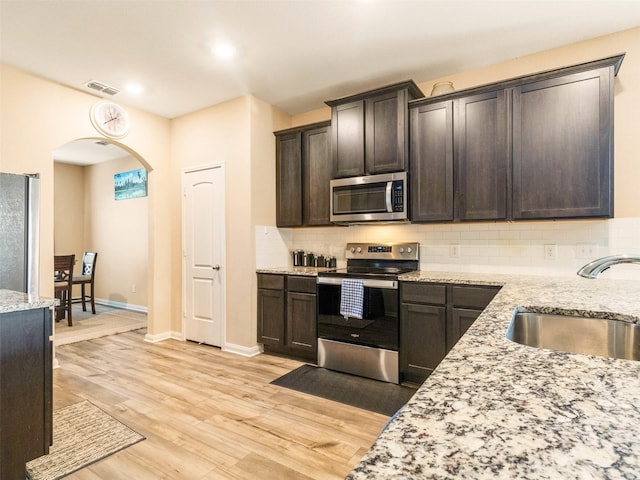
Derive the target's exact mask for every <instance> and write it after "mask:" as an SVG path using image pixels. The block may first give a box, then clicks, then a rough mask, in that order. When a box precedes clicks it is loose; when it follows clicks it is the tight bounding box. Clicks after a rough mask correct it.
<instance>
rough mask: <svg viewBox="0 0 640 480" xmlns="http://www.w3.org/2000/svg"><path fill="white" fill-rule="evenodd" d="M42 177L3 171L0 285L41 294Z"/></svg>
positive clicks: (0, 217)
mask: <svg viewBox="0 0 640 480" xmlns="http://www.w3.org/2000/svg"><path fill="white" fill-rule="evenodd" d="M39 217H40V179H39V178H38V175H14V174H10V173H0V288H1V289H7V290H14V291H17V292H26V293H30V294H33V295H38V267H39V263H40V259H39V251H40V250H39V235H40V234H39V230H38V227H39Z"/></svg>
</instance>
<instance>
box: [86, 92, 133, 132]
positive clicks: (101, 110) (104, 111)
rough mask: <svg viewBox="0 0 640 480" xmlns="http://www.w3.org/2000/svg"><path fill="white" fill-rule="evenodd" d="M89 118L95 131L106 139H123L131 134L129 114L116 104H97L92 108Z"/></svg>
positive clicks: (106, 102) (107, 102) (105, 102)
mask: <svg viewBox="0 0 640 480" xmlns="http://www.w3.org/2000/svg"><path fill="white" fill-rule="evenodd" d="M89 117H90V118H91V123H92V124H93V126H94V127H95V129H96V130H97V131H98V132H100V133H101V134H102V135H104V136H106V137H110V138H122V137H124V136H125V135H126V134H127V133H128V132H129V126H130V121H129V114H128V113H127V112H126V110H125V109H124V108H122V107H121V106H120V105H118V104H116V103H113V102H109V101H101V102H97V103H95V104H94V105H93V106H92V107H91V110H90V112H89Z"/></svg>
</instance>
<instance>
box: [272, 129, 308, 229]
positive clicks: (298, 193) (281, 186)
mask: <svg viewBox="0 0 640 480" xmlns="http://www.w3.org/2000/svg"><path fill="white" fill-rule="evenodd" d="M275 135H276V224H277V225H278V226H279V227H299V226H301V225H302V132H301V131H300V130H295V131H286V132H276V133H275Z"/></svg>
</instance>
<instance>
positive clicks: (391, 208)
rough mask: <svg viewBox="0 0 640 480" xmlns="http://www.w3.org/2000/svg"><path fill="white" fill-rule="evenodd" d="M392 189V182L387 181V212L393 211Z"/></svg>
mask: <svg viewBox="0 0 640 480" xmlns="http://www.w3.org/2000/svg"><path fill="white" fill-rule="evenodd" d="M392 191H393V182H387V192H386V198H387V212H393V205H392V204H391V192H392Z"/></svg>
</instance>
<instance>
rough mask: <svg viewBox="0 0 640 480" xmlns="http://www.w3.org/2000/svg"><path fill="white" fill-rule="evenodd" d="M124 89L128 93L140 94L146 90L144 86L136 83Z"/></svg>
mask: <svg viewBox="0 0 640 480" xmlns="http://www.w3.org/2000/svg"><path fill="white" fill-rule="evenodd" d="M124 89H125V90H126V91H127V92H128V93H132V94H133V95H140V94H141V93H142V92H144V87H143V86H142V85H138V84H135V83H131V84H129V85H127V86H126V87H124Z"/></svg>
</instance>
